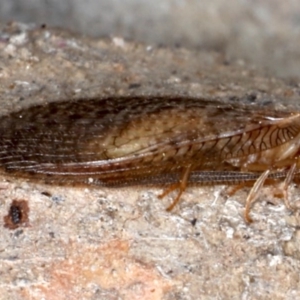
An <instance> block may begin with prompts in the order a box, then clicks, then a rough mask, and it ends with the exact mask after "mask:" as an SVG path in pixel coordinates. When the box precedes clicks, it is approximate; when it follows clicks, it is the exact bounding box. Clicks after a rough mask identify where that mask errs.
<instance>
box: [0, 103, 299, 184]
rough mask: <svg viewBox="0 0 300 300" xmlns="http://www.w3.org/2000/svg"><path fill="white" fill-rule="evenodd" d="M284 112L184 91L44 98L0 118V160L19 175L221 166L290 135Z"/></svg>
mask: <svg viewBox="0 0 300 300" xmlns="http://www.w3.org/2000/svg"><path fill="white" fill-rule="evenodd" d="M289 116H290V114H289V113H286V112H275V111H274V112H268V113H267V112H266V111H265V110H263V109H262V108H260V107H257V106H242V105H238V104H232V103H222V102H218V101H213V100H212V101H210V100H203V99H195V98H182V97H177V98H176V97H175V98H174V97H173V98H170V97H169V98H168V97H127V98H126V97H124V98H114V97H112V98H108V99H83V100H77V101H65V102H59V103H57V102H56V103H50V104H47V105H40V106H35V107H31V108H29V109H24V110H21V111H19V112H17V113H12V114H10V115H8V116H5V117H2V118H1V119H0V147H1V152H0V165H1V166H2V168H3V169H4V170H5V171H7V172H15V173H18V174H24V176H27V175H28V176H33V175H35V174H39V175H38V176H44V177H51V180H57V181H59V180H62V178H65V179H66V180H74V181H83V180H86V179H89V178H92V179H94V180H95V181H97V183H99V184H105V183H107V184H114V183H118V182H120V181H124V180H130V181H135V179H136V180H137V181H138V180H139V178H142V177H143V178H147V176H148V177H151V176H155V175H156V174H163V173H169V174H171V173H178V172H181V171H182V169H184V168H186V166H187V165H193V168H194V169H197V170H214V169H217V170H225V169H226V168H228V167H230V166H228V164H227V163H226V159H228V158H235V157H239V156H246V155H249V154H250V153H255V152H259V151H262V150H265V149H269V148H272V147H275V146H277V145H280V143H285V142H287V141H289V140H291V139H293V137H294V136H295V134H297V133H298V132H299V126H294V124H292V125H293V126H291V125H290V124H286V125H284V126H282V121H281V120H285V119H286V118H288V117H289ZM278 120H279V121H278ZM278 124H279V125H278Z"/></svg>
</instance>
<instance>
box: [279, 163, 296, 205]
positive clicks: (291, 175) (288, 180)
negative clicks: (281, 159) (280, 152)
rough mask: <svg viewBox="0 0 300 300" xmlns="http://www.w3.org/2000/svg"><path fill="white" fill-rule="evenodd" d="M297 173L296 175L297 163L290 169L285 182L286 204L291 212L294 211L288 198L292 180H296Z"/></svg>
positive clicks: (283, 191)
mask: <svg viewBox="0 0 300 300" xmlns="http://www.w3.org/2000/svg"><path fill="white" fill-rule="evenodd" d="M295 173H296V163H294V164H293V165H292V166H291V168H290V169H289V171H288V173H287V175H286V178H285V180H284V182H283V189H282V193H283V199H284V204H285V206H286V207H287V208H288V209H290V210H293V207H292V206H291V203H290V201H289V198H288V188H289V185H290V184H291V182H292V180H293V179H294V176H295Z"/></svg>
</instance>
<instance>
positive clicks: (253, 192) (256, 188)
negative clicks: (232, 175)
mask: <svg viewBox="0 0 300 300" xmlns="http://www.w3.org/2000/svg"><path fill="white" fill-rule="evenodd" d="M269 173H270V170H266V171H264V172H263V173H262V174H261V175H260V177H259V178H258V179H257V180H256V182H255V183H254V185H253V187H252V189H251V191H250V193H249V195H248V197H247V200H246V207H245V212H244V218H245V220H246V222H247V223H251V222H252V219H251V217H250V216H249V212H250V208H251V205H252V203H253V202H254V201H255V200H256V198H257V195H258V192H259V191H260V189H261V187H262V186H263V185H264V183H265V181H266V179H267V178H268V175H269Z"/></svg>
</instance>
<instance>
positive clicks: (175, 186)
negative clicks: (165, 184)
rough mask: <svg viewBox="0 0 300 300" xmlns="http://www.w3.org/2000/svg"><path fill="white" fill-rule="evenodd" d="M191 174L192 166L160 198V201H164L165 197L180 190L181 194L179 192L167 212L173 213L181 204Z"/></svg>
mask: <svg viewBox="0 0 300 300" xmlns="http://www.w3.org/2000/svg"><path fill="white" fill-rule="evenodd" d="M190 173H191V165H189V166H188V167H187V168H186V169H185V170H184V172H183V174H182V177H181V179H180V181H179V182H178V183H175V184H172V185H171V186H169V188H167V189H166V190H165V191H164V192H163V193H162V194H161V195H159V196H158V197H159V198H160V199H162V198H163V197H165V196H166V195H168V194H169V193H170V192H172V191H174V190H175V189H179V192H178V194H177V196H176V198H175V199H174V200H173V202H172V204H171V205H170V206H169V207H168V208H167V211H171V210H172V209H173V208H174V207H175V206H176V204H177V203H178V202H179V200H180V197H181V195H182V193H183V192H184V191H185V189H186V187H187V183H188V179H189V175H190Z"/></svg>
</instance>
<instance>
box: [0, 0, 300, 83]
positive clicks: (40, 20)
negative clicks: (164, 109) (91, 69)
mask: <svg viewBox="0 0 300 300" xmlns="http://www.w3.org/2000/svg"><path fill="white" fill-rule="evenodd" d="M0 21H1V22H2V23H5V22H9V21H20V22H25V23H37V24H46V25H47V26H58V27H63V28H67V29H70V30H72V31H74V32H79V33H83V34H86V35H90V36H94V37H103V36H121V37H124V38H126V39H129V40H135V41H140V42H144V43H147V44H156V45H162V46H177V47H185V48H194V49H205V50H217V51H221V52H223V53H224V55H226V58H227V59H228V60H231V59H243V60H245V61H247V62H249V63H251V64H254V65H255V66H258V67H261V68H263V69H265V70H267V71H268V72H269V73H270V75H274V76H280V77H293V78H294V77H296V78H297V77H298V76H299V75H300V45H299V43H300V42H299V41H300V1H298V0H286V1H280V0H151V1H149V0H85V1H82V0H1V2H0Z"/></svg>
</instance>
